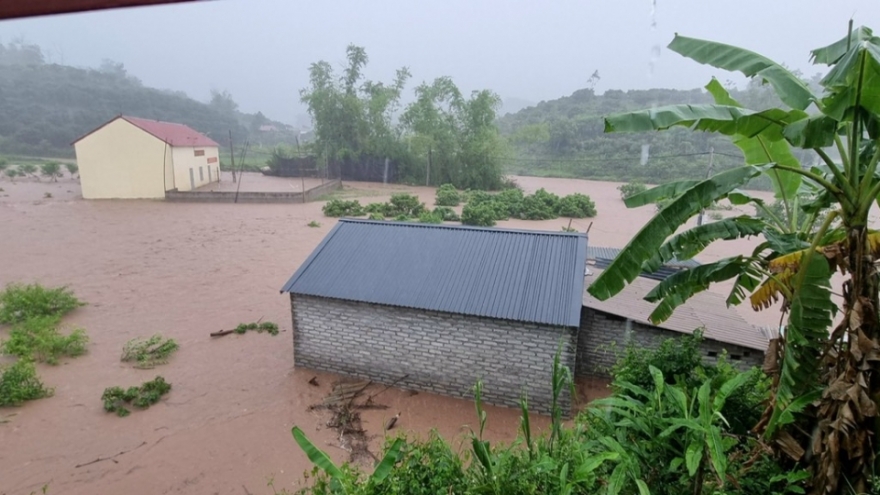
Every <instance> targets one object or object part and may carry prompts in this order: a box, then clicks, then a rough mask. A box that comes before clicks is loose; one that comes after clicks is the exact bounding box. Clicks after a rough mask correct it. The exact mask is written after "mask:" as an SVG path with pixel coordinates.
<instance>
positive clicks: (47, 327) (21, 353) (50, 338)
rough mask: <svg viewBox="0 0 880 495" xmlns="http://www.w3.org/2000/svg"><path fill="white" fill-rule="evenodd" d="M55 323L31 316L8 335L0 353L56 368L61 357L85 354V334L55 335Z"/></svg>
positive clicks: (78, 330) (55, 320)
mask: <svg viewBox="0 0 880 495" xmlns="http://www.w3.org/2000/svg"><path fill="white" fill-rule="evenodd" d="M58 322H59V319H58V317H56V316H35V317H33V318H28V319H27V320H25V321H23V322H21V323H17V324H15V326H13V327H12V331H10V332H9V339H8V340H6V341H4V342H3V343H2V344H0V350H2V351H3V352H4V353H5V354H10V355H13V356H18V357H19V358H22V359H27V360H33V361H36V362H39V363H48V364H51V365H56V364H58V361H59V360H60V359H61V358H62V357H76V356H81V355H83V354H85V352H86V345H87V344H88V343H89V337H88V336H87V335H86V333H85V330H83V329H82V328H76V329H74V330H73V331H72V332H71V333H70V334H69V335H62V334H61V333H60V332H59V331H58Z"/></svg>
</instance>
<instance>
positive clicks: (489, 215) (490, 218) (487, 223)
mask: <svg viewBox="0 0 880 495" xmlns="http://www.w3.org/2000/svg"><path fill="white" fill-rule="evenodd" d="M495 217H496V212H495V209H494V208H493V207H492V205H491V204H489V203H483V204H477V205H472V204H471V203H468V204H466V205H464V208H463V209H462V210H461V223H463V224H465V225H477V226H480V227H491V226H493V225H495Z"/></svg>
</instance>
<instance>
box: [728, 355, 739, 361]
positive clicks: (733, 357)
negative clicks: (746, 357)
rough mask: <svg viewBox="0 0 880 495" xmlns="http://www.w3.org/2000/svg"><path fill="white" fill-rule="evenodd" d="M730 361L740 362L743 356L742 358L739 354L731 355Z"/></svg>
mask: <svg viewBox="0 0 880 495" xmlns="http://www.w3.org/2000/svg"><path fill="white" fill-rule="evenodd" d="M730 359H733V360H734V361H739V360H741V359H742V356H740V355H739V354H731V355H730Z"/></svg>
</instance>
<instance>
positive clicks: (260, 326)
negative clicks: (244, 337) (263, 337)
mask: <svg viewBox="0 0 880 495" xmlns="http://www.w3.org/2000/svg"><path fill="white" fill-rule="evenodd" d="M248 330H255V331H256V332H257V333H263V332H268V333H269V335H272V336H273V337H274V336H276V335H278V324H276V323H272V322H271V321H264V322H256V323H239V325H238V326H237V327H235V329H234V330H233V332H235V333H237V334H239V335H241V334H244V333H246V332H247V331H248Z"/></svg>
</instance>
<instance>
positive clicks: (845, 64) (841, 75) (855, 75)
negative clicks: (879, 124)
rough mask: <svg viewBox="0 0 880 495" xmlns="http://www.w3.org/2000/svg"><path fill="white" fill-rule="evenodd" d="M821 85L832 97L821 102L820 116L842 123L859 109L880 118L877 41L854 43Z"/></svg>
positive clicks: (872, 38) (879, 48) (870, 39)
mask: <svg viewBox="0 0 880 495" xmlns="http://www.w3.org/2000/svg"><path fill="white" fill-rule="evenodd" d="M821 84H822V85H823V86H825V88H827V89H828V91H829V92H830V93H831V94H830V96H828V97H827V98H825V99H824V100H823V104H824V110H823V113H825V114H826V115H828V116H830V117H832V118H834V119H836V120H843V119H844V118H845V117H847V116H849V115H850V114H851V110H852V109H854V108H858V107H861V108H863V109H865V110H867V111H868V112H870V113H872V114H874V115H880V38H878V37H876V36H872V37H870V38H867V39H862V40H859V41H858V42H857V43H853V44H852V47H851V48H850V49H849V51H847V52H846V53H845V54H844V55H843V56H842V57H841V58H840V60H838V62H837V63H836V64H835V65H834V67H833V68H832V69H831V71H829V72H828V74H827V75H826V76H825V77H824V78H823V79H822V81H821Z"/></svg>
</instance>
